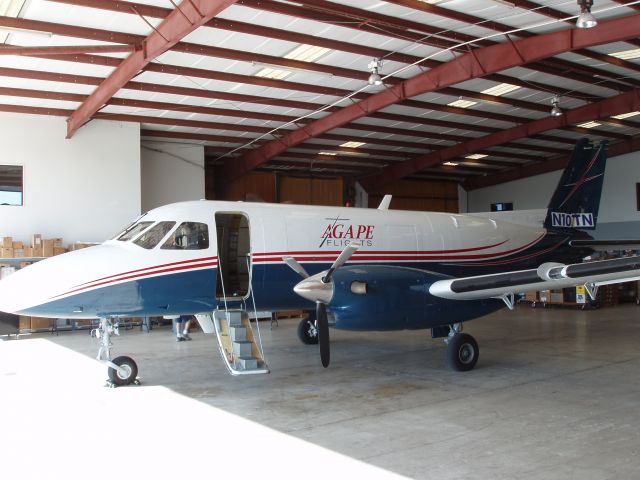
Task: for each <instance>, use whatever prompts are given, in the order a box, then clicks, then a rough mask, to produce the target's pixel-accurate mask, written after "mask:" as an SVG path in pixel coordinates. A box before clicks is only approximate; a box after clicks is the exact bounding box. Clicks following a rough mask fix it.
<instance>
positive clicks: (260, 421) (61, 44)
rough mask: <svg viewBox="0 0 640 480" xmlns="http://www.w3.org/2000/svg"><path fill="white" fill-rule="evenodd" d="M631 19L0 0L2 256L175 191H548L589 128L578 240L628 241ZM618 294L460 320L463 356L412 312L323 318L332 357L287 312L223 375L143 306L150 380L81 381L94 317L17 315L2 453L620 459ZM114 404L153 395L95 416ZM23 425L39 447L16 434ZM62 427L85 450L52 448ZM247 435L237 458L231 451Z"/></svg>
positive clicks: (453, 468) (562, 464)
mask: <svg viewBox="0 0 640 480" xmlns="http://www.w3.org/2000/svg"><path fill="white" fill-rule="evenodd" d="M639 12H640V2H638V1H631V0H578V1H577V2H576V0H567V1H562V0H542V1H540V0H538V1H535V2H532V1H529V0H384V1H382V0H380V1H378V0H352V1H345V0H336V1H324V0H292V1H289V0H238V1H233V0H207V1H205V0H182V1H180V2H177V1H176V2H174V1H172V0H168V1H167V0H143V1H139V2H133V1H121V0H0V132H1V133H0V139H1V142H0V148H1V151H2V155H1V157H0V237H3V238H4V241H3V244H2V250H0V252H1V255H0V257H1V258H0V265H4V266H3V267H2V268H3V269H4V270H3V275H9V274H10V270H11V271H12V270H15V269H16V268H19V266H20V263H27V262H28V261H29V260H33V259H37V258H40V257H45V256H50V255H48V254H45V253H44V252H41V253H40V254H37V253H38V252H37V251H34V247H36V245H34V239H40V240H37V243H38V245H40V243H39V242H40V241H41V240H42V241H44V242H48V243H46V247H47V248H49V249H50V250H49V253H50V254H51V255H53V254H59V253H63V252H64V251H65V250H74V249H77V248H78V249H79V248H83V247H86V246H87V245H91V244H95V243H100V242H102V241H104V240H105V239H109V238H113V235H114V234H116V233H118V232H121V231H122V229H123V227H125V226H126V225H128V224H130V223H131V221H132V220H134V219H135V218H137V217H139V216H140V215H141V214H144V213H145V212H147V211H150V210H152V209H154V208H156V207H159V206H162V205H166V204H170V203H174V202H181V201H189V200H200V199H208V200H232V201H242V202H252V203H253V202H268V203H280V204H290V203H291V204H301V205H316V206H350V207H363V208H376V207H377V206H378V205H379V204H380V202H381V201H382V199H383V197H384V195H387V194H390V195H392V196H393V199H392V201H391V206H390V208H391V209H393V210H408V211H421V212H425V211H433V212H448V213H451V214H457V213H459V214H465V213H470V214H474V213H479V212H487V211H489V210H491V209H492V208H497V209H501V208H506V209H508V210H511V209H513V210H517V211H519V210H534V209H544V208H546V206H547V204H548V203H549V199H550V197H551V195H552V193H553V191H554V189H555V188H556V186H557V184H558V182H559V179H560V176H561V173H562V169H563V168H564V167H565V166H566V165H567V163H568V161H569V158H570V156H571V152H572V150H573V148H574V145H576V143H577V142H578V141H579V140H580V139H581V138H584V137H587V138H589V139H590V140H591V141H592V142H593V143H594V144H600V143H601V142H608V160H607V165H606V173H605V175H604V181H603V187H602V199H601V203H600V210H599V216H598V225H597V228H596V230H595V231H593V232H591V234H592V235H593V237H594V238H596V239H601V240H620V239H625V240H637V239H640V235H638V232H639V231H640V230H639V229H638V227H639V226H640V187H639V185H640V153H639V151H640V13H639ZM228 220H229V221H232V220H233V219H228ZM7 238H9V241H8V242H7V241H6V239H7ZM18 252H20V253H18ZM25 253H26V254H25ZM239 268H240V270H242V268H244V267H242V266H241V265H240V267H239ZM249 276H250V273H249V272H248V271H246V270H243V271H241V272H240V273H239V274H238V278H240V279H241V282H240V283H242V285H244V284H245V283H247V278H248V277H249ZM0 278H1V277H0ZM1 281H2V280H0V282H1ZM243 288H244V287H243ZM609 291H610V292H611V291H613V290H612V289H610V290H609ZM616 292H617V290H616ZM633 292H634V293H633V295H631V296H632V297H633V298H632V300H634V301H632V302H631V303H630V304H629V305H624V306H619V307H615V308H602V309H600V310H597V311H595V310H589V309H583V308H581V309H577V310H576V309H569V308H565V309H540V308H535V309H532V308H530V307H529V306H528V305H524V303H523V304H522V305H519V306H518V307H516V309H515V312H509V311H506V310H505V311H500V312H497V313H495V314H492V315H491V316H489V317H487V318H486V319H484V320H482V319H481V320H479V321H477V322H472V323H471V324H470V325H469V326H468V328H469V329H470V330H473V331H474V332H475V333H476V334H477V336H478V338H481V339H482V340H483V356H482V359H481V361H480V364H479V367H481V368H476V369H475V370H474V371H473V372H467V373H460V372H450V371H448V370H447V369H446V367H445V365H444V362H442V359H441V358H440V356H438V353H439V352H440V351H441V350H442V344H441V343H440V342H437V341H436V340H433V341H431V340H430V338H429V335H428V332H426V333H425V332H420V331H418V332H415V331H405V332H391V333H388V334H385V333H374V334H370V333H362V332H358V333H353V332H339V331H338V332H336V333H334V332H333V331H332V342H333V344H334V345H335V348H334V349H333V352H334V353H335V359H334V363H333V364H332V366H331V367H330V368H329V369H327V370H324V369H322V368H321V367H320V366H319V364H318V359H317V355H316V354H315V353H314V354H313V355H311V354H309V352H310V350H309V347H308V346H305V345H302V344H300V343H299V342H298V339H297V338H296V324H297V320H291V319H286V318H281V319H279V320H278V321H277V322H276V323H275V324H274V323H272V324H271V325H269V324H267V325H266V327H265V326H264V325H263V329H262V335H263V337H264V338H263V340H264V342H265V345H266V347H265V351H266V354H267V355H269V356H270V360H269V361H270V368H271V374H270V375H264V376H253V377H244V378H241V379H238V378H232V377H230V376H228V375H227V373H226V371H225V369H224V366H223V364H222V362H221V360H220V358H219V354H218V352H217V351H216V350H217V346H216V344H215V343H214V341H213V340H210V338H209V337H208V336H207V335H205V334H204V333H203V332H201V331H199V330H196V331H195V332H194V335H193V336H194V340H195V341H193V342H182V343H177V342H172V341H171V340H172V336H171V335H169V334H168V333H167V328H166V326H165V328H164V330H163V328H161V327H159V328H157V329H155V330H153V331H150V330H149V329H147V330H146V331H142V330H138V328H137V325H136V326H135V327H134V328H132V329H130V330H126V331H123V332H122V333H123V334H122V336H121V337H120V338H118V339H117V340H116V342H115V344H116V348H118V349H120V348H123V349H129V350H130V351H137V352H140V355H139V357H140V359H141V360H142V361H141V362H139V363H140V366H141V377H142V385H141V386H140V387H131V388H122V389H115V390H111V389H101V388H102V384H101V383H100V382H101V381H102V380H104V378H103V376H104V372H103V371H102V370H101V371H102V373H100V372H98V371H97V370H96V368H100V369H102V366H101V365H100V364H98V362H94V361H89V359H90V358H92V357H93V356H94V355H95V348H94V347H95V342H94V341H90V340H89V339H88V338H87V335H86V333H87V331H86V330H77V331H76V330H73V331H71V332H66V331H65V332H54V333H55V335H54V334H52V333H51V332H49V331H48V330H49V327H50V323H49V321H48V320H47V322H46V323H36V321H35V320H34V321H33V322H34V323H30V324H29V325H30V327H33V328H25V329H24V330H25V332H23V333H25V335H20V336H19V341H15V342H14V341H3V342H0V385H2V387H1V388H0V391H2V392H9V393H7V394H6V395H5V394H2V399H3V400H2V401H3V402H6V403H5V407H6V408H7V410H8V411H9V410H10V411H12V412H24V411H29V412H31V413H32V414H33V415H34V417H33V418H34V420H33V421H32V422H31V423H30V424H29V425H28V426H25V425H23V424H22V417H21V416H20V415H17V416H12V417H11V418H10V419H9V420H8V421H7V427H8V431H9V432H10V435H8V436H6V438H3V439H1V440H0V451H3V452H10V453H11V455H12V456H13V457H15V458H16V459H18V460H19V461H17V462H14V465H13V466H12V467H10V468H14V469H16V470H15V472H16V473H17V474H23V475H27V476H29V475H31V476H32V477H34V478H35V477H36V476H38V475H44V474H48V475H49V476H50V475H51V474H52V473H53V475H54V478H57V477H58V476H59V477H62V476H63V475H65V477H66V478H69V477H71V478H75V477H78V478H80V477H83V478H84V476H85V475H86V474H87V472H88V469H89V468H92V466H91V465H90V463H89V461H88V460H89V459H92V458H94V459H95V451H94V450H93V449H94V448H95V447H96V446H98V447H100V448H101V446H107V447H113V446H114V444H116V450H114V451H112V453H113V454H115V455H118V458H119V462H120V463H121V465H122V466H123V467H125V468H128V469H130V470H131V471H136V472H137V471H138V470H137V469H140V470H141V471H146V472H149V471H152V472H155V473H157V474H161V476H162V475H167V476H168V475H169V474H172V475H173V474H175V475H177V474H191V475H195V476H198V477H203V476H205V475H207V476H208V474H209V473H210V472H209V470H210V469H211V465H209V464H208V463H207V461H206V459H207V458H208V456H211V449H213V450H214V451H215V452H216V453H218V454H222V455H225V456H227V458H228V459H229V460H230V462H228V463H229V465H227V466H226V467H224V471H225V472H227V473H229V474H231V473H232V472H233V470H234V468H235V466H237V465H238V464H239V463H240V462H242V464H243V465H244V466H245V468H246V469H247V472H251V473H252V474H255V473H264V472H265V471H266V472H268V473H269V474H272V473H274V474H275V473H276V472H279V473H280V476H284V477H286V478H289V477H293V476H299V475H300V472H301V471H304V473H305V475H308V476H309V477H312V478H315V477H319V476H321V475H322V476H323V477H324V476H326V475H328V474H333V475H339V476H341V477H344V476H346V475H350V476H351V475H359V476H365V475H366V476H367V477H369V476H370V477H372V478H377V477H380V478H394V477H403V476H404V477H409V478H432V477H435V476H437V477H439V478H461V477H465V478H515V477H517V478H523V479H535V478H545V479H550V478H576V477H578V476H579V477H581V478H598V479H602V478H636V477H637V476H638V471H640V461H638V455H639V453H640V452H639V450H638V448H639V447H638V445H639V443H638V438H637V433H636V431H635V428H634V425H636V424H637V420H638V418H637V410H638V409H637V407H638V399H637V387H635V385H636V384H637V380H638V366H640V355H638V352H637V349H636V348H635V346H636V345H637V344H638V340H640V338H639V332H638V326H637V321H636V317H637V311H636V307H635V305H634V303H636V302H637V299H638V294H637V288H636V289H635V290H634V291H633ZM616 295H617V293H616ZM574 296H575V292H574ZM627 296H630V295H629V294H627ZM0 300H1V299H0ZM533 302H534V304H535V303H536V302H538V303H540V302H542V301H541V299H540V297H536V298H535V300H533ZM542 303H543V304H544V305H545V306H546V304H547V303H553V302H552V301H549V302H547V301H544V302H542ZM574 303H575V302H574ZM583 307H584V305H583ZM262 323H265V322H262ZM270 327H271V328H270ZM27 330H28V331H29V332H27ZM620 332H622V333H623V334H622V335H620ZM15 337H16V338H18V336H15ZM0 338H8V337H2V336H0ZM76 366H77V369H78V370H77V373H76V371H75V369H76ZM52 391H54V392H55V396H57V395H59V401H56V399H55V398H54V399H53V404H52V402H51V401H49V400H47V402H46V407H45V408H41V405H42V404H41V403H39V401H38V399H43V398H45V396H51V392H52ZM114 403H115V404H118V405H121V406H122V405H124V404H127V403H128V404H135V405H153V408H149V409H143V411H139V410H135V412H134V413H132V412H131V411H128V410H127V411H126V412H125V413H124V414H122V415H123V416H122V418H118V415H115V416H114V415H110V414H109V413H106V412H101V411H100V410H102V409H104V410H112V408H111V407H110V406H111V405H113V404H114ZM58 404H59V405H62V407H61V408H69V406H70V405H74V407H73V408H72V409H71V410H70V411H71V412H73V411H76V410H75V408H76V407H77V412H78V413H77V417H78V418H80V419H81V418H86V416H87V415H88V416H98V417H99V416H100V415H103V416H106V417H110V420H109V421H108V424H107V425H108V427H104V425H103V426H102V427H101V428H102V430H103V431H102V432H101V433H102V434H103V439H102V442H100V441H99V440H98V441H96V439H95V437H96V431H95V428H96V425H95V424H94V425H92V424H88V425H87V424H86V423H85V422H82V421H78V420H76V419H72V420H66V421H61V420H60V419H59V418H57V417H56V416H55V415H53V416H52V415H50V414H51V413H52V409H53V411H57V406H56V405H58ZM96 405H97V407H96ZM105 407H106V409H105ZM43 411H44V412H45V413H46V414H45V413H42V412H43ZM167 411H169V412H170V413H169V414H167ZM34 412H35V413H34ZM85 414H86V415H85ZM52 417H53V418H52ZM183 418H184V422H183V421H182V419H183ZM136 424H137V425H138V426H137V427H136V426H135V425H136ZM220 425H224V427H223V428H224V432H226V433H224V434H220V435H217V434H213V435H212V432H211V431H209V430H208V429H210V430H212V431H213V430H216V429H218V428H219V426H220ZM203 429H205V430H206V431H205V430H203ZM104 430H107V431H106V432H105V431H104ZM118 432H119V433H118ZM122 433H124V437H127V436H130V438H131V442H130V443H128V444H127V445H124V446H123V448H127V449H132V450H133V449H138V451H140V450H139V449H140V446H141V445H143V444H144V445H149V444H150V443H151V442H153V441H155V440H157V439H158V438H160V439H161V440H169V441H172V440H171V439H172V438H173V439H175V438H181V437H178V435H185V438H186V439H187V440H185V446H186V447H188V448H191V449H192V452H191V454H189V453H188V452H187V453H185V454H180V453H176V458H158V457H157V456H155V455H154V454H153V452H152V451H151V452H145V457H146V458H145V459H144V461H140V458H136V456H135V455H133V456H129V455H128V454H126V455H125V457H126V458H122V457H121V455H122V454H123V452H121V451H120V447H118V446H117V445H118V444H119V443H121V442H122V437H123V435H122ZM227 434H229V435H230V437H228V438H230V440H229V441H228V442H223V441H222V440H219V439H218V437H223V436H224V435H227ZM58 435H60V437H59V436H58ZM154 435H156V437H155V438H154ZM98 436H100V435H98ZM206 436H209V437H213V439H211V440H210V441H211V444H210V445H208V444H207V442H205V441H203V440H201V439H203V438H205V437H206ZM32 437H37V438H42V439H43V440H42V441H43V443H44V442H46V443H49V444H50V445H48V446H46V447H44V448H45V450H46V452H45V453H43V452H39V455H41V456H42V457H41V458H44V459H46V460H49V462H47V461H44V462H41V463H37V464H36V463H34V462H33V461H32V459H33V456H32V452H29V451H28V450H25V449H21V448H18V447H19V446H20V445H23V443H22V442H29V441H30V440H29V439H30V438H32ZM88 438H92V440H93V441H91V442H86V440H87V439H88ZM60 440H62V441H63V442H65V443H68V444H73V445H75V448H76V449H77V452H79V455H78V457H81V458H82V460H81V461H79V460H76V461H73V462H63V463H61V462H60V461H59V460H57V453H58V452H57V450H56V448H55V444H58V443H59V442H60ZM251 440H253V441H254V442H255V441H257V445H255V446H254V447H255V452H254V455H255V457H254V458H255V460H256V461H255V462H252V463H251V462H249V463H250V464H247V462H246V457H244V458H240V457H239V456H238V455H239V454H238V449H237V448H231V447H237V446H238V444H239V443H240V442H243V441H251ZM94 442H95V443H94ZM134 444H135V445H134ZM110 450H111V449H110ZM222 455H221V457H222ZM149 457H151V458H149ZM170 457H172V456H170ZM182 458H184V462H183V461H182ZM318 460H319V462H318ZM310 461H312V463H311V465H313V466H312V467H311V468H309V462H310ZM53 464H55V467H52V466H51V465H53ZM141 464H144V465H141ZM98 474H99V476H100V474H105V475H106V473H105V472H98Z"/></svg>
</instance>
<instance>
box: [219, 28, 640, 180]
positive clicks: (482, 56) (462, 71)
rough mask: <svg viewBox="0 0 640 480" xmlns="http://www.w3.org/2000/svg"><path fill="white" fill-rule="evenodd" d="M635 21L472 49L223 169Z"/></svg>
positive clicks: (245, 168)
mask: <svg viewBox="0 0 640 480" xmlns="http://www.w3.org/2000/svg"><path fill="white" fill-rule="evenodd" d="M637 20H638V18H637V16H631V17H623V18H618V19H614V20H609V21H605V22H600V24H599V25H598V27H597V28H595V29H588V30H583V29H571V30H562V31H559V32H553V33H546V34H542V35H539V36H536V37H532V38H526V39H523V40H519V41H517V42H507V43H503V44H499V45H492V46H489V47H484V48H479V49H474V50H472V51H471V52H469V53H467V54H465V55H461V56H460V57H457V58H455V59H454V60H451V61H450V62H448V63H445V64H443V65H441V66H439V67H436V68H433V69H431V70H429V71H427V72H423V73H421V74H418V75H416V76H415V77H413V78H410V79H408V80H405V81H403V82H401V83H400V84H398V85H394V86H392V87H390V88H388V89H387V90H384V91H382V92H380V93H378V94H375V95H373V96H371V97H369V98H367V99H366V100H362V101H360V102H358V103H356V104H353V105H350V106H348V107H345V108H343V109H341V110H340V111H338V112H335V113H332V114H330V115H328V116H326V117H324V118H322V119H320V120H316V121H314V122H311V123H310V124H308V125H305V127H304V129H299V130H297V131H295V132H292V133H288V134H286V135H284V136H283V137H282V138H280V139H278V140H277V141H272V142H268V143H266V144H265V145H263V146H262V147H260V148H256V149H254V150H252V151H251V152H249V153H247V154H245V155H243V156H242V157H241V158H240V159H238V160H236V161H235V162H234V164H233V165H232V166H230V169H229V171H228V175H229V178H230V179H235V178H238V177H240V176H241V175H243V174H245V173H246V172H249V171H251V170H252V169H254V168H256V167H257V166H258V165H260V164H261V163H264V162H267V161H268V160H269V159H270V158H272V157H274V156H275V155H277V154H278V153H280V152H282V151H284V150H286V149H287V148H291V147H293V146H294V145H297V144H299V143H301V142H303V141H305V140H306V139H308V138H311V137H315V136H318V135H321V134H322V133H325V132H327V131H328V130H332V129H334V128H338V127H341V126H344V125H346V124H348V123H350V122H352V121H354V120H356V119H358V118H362V117H364V116H366V115H369V114H371V113H372V112H375V111H378V110H380V109H382V108H385V107H387V106H389V105H393V104H396V103H399V102H401V101H403V100H405V99H408V98H410V97H413V96H416V95H421V94H423V93H426V92H431V91H434V90H438V89H440V88H443V87H447V86H451V85H454V84H456V83H459V82H463V81H465V80H469V79H472V78H478V77H483V76H486V75H487V74H490V73H494V72H498V71H501V70H504V69H507V68H512V67H515V66H518V65H526V64H527V63H530V62H535V61H538V60H542V59H544V58H548V57H551V56H553V55H558V54H560V53H564V52H569V51H572V50H575V49H579V48H585V47H589V46H594V45H601V44H605V43H611V42H615V41H621V40H625V39H627V38H633V37H637V36H638V35H640V22H639V21H637Z"/></svg>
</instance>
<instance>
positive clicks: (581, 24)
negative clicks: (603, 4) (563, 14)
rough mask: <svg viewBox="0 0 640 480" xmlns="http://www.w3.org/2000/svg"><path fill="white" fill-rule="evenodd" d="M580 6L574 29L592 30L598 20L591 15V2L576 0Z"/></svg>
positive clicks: (588, 0) (589, 0)
mask: <svg viewBox="0 0 640 480" xmlns="http://www.w3.org/2000/svg"><path fill="white" fill-rule="evenodd" d="M578 5H579V6H580V15H578V19H577V20H576V27H578V28H593V27H595V26H596V25H598V20H596V17H594V16H593V14H592V13H591V7H592V6H593V0H578Z"/></svg>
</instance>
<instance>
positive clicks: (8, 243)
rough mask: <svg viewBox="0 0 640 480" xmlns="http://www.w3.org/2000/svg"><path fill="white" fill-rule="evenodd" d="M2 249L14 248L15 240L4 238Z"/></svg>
mask: <svg viewBox="0 0 640 480" xmlns="http://www.w3.org/2000/svg"><path fill="white" fill-rule="evenodd" d="M2 248H13V238H12V237H2Z"/></svg>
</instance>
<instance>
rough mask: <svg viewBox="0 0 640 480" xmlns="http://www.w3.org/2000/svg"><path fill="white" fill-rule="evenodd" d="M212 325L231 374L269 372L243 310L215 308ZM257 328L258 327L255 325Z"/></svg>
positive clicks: (250, 324) (247, 315)
mask: <svg viewBox="0 0 640 480" xmlns="http://www.w3.org/2000/svg"><path fill="white" fill-rule="evenodd" d="M213 313H214V314H213V318H214V325H215V330H216V333H217V334H218V345H219V346H220V353H221V354H222V357H223V359H224V361H225V364H226V366H227V368H228V369H229V372H230V373H231V374H232V375H246V374H250V373H269V369H268V367H267V365H266V363H265V361H264V358H263V356H262V352H261V350H260V347H259V345H258V344H257V343H256V336H257V334H256V336H254V327H253V326H252V323H251V320H250V318H249V314H248V313H247V312H246V311H245V310H226V311H225V310H216V311H215V312H213ZM256 325H257V321H256ZM256 328H259V327H256Z"/></svg>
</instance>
